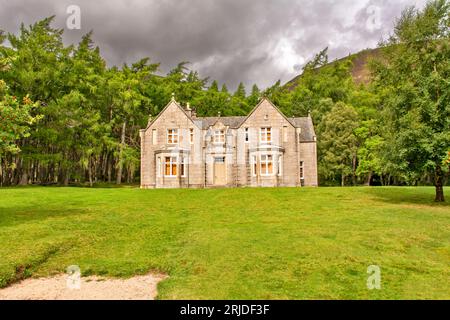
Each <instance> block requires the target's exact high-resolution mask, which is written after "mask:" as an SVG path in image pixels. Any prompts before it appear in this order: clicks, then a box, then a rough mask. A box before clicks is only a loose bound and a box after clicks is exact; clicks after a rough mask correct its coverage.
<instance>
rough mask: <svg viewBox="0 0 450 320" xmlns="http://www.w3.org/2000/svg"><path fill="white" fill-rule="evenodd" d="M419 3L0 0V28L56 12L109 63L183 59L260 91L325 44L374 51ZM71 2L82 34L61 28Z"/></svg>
mask: <svg viewBox="0 0 450 320" xmlns="http://www.w3.org/2000/svg"><path fill="white" fill-rule="evenodd" d="M424 1H425V0H417V1H416V0H400V1H388V0H359V1H350V0H341V1H335V0H315V1H314V0H298V1H295V0H173V1H172V0H158V1H156V0H153V1H144V0H131V1H130V0H115V1H112V0H103V1H89V0H53V1H50V0H41V1H33V0H14V1H11V0H0V29H4V30H6V31H8V32H13V33H15V32H17V30H18V28H19V26H20V23H21V22H24V23H25V24H31V23H33V22H35V21H37V20H39V19H42V18H44V17H47V16H51V15H56V18H55V26H56V27H60V28H65V29H66V31H65V35H64V40H65V42H67V43H73V42H78V41H79V39H80V38H81V36H82V35H83V34H85V33H87V32H89V31H90V30H94V41H95V42H96V44H97V45H98V46H99V47H100V49H101V51H102V54H103V56H104V57H105V58H106V60H107V61H108V63H109V64H110V65H121V64H123V63H124V62H128V63H131V62H133V61H136V60H138V59H140V58H142V57H150V58H151V59H152V61H154V62H160V63H161V71H162V72H166V71H168V70H169V69H170V68H171V67H173V66H174V65H176V64H177V63H178V62H180V61H190V62H191V63H192V65H191V67H192V68H194V69H196V70H198V71H199V72H200V74H201V76H204V77H206V76H209V77H210V78H211V79H217V80H219V82H221V83H226V84H227V85H228V86H229V87H231V88H234V87H235V86H236V85H237V83H238V82H239V81H243V82H244V83H246V85H247V86H248V87H249V86H250V85H251V84H252V83H257V84H258V85H260V86H261V87H266V86H268V85H271V84H273V83H274V82H275V81H276V80H278V79H281V80H282V81H287V80H289V79H290V78H292V77H293V76H295V75H296V73H298V70H299V68H300V67H301V66H302V65H304V63H305V62H306V61H307V60H308V59H310V58H311V57H313V55H314V54H315V53H317V52H318V51H320V50H321V49H323V48H324V47H327V46H328V47H329V49H330V55H331V58H339V57H342V56H345V55H348V54H349V53H354V52H357V51H359V50H361V49H364V48H368V47H374V46H376V44H377V42H378V41H379V40H380V39H381V38H382V37H386V36H387V35H388V34H389V33H390V32H391V30H392V26H393V23H394V18H395V17H397V16H398V15H399V13H400V12H401V10H402V9H403V8H404V7H405V6H408V5H419V6H420V5H423V3H424ZM72 4H74V5H78V6H79V7H80V8H81V30H68V29H67V28H66V19H67V17H68V14H67V13H66V10H67V7H68V6H69V5H72ZM374 12H375V13H376V15H377V16H376V17H375V18H374ZM374 22H375V23H374Z"/></svg>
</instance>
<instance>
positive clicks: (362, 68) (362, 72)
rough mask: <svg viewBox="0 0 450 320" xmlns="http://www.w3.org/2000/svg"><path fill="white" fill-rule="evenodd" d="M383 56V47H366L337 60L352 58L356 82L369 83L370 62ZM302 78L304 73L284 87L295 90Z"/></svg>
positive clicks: (332, 62)
mask: <svg viewBox="0 0 450 320" xmlns="http://www.w3.org/2000/svg"><path fill="white" fill-rule="evenodd" d="M380 57H381V49H378V48H377V49H366V50H363V51H360V52H358V53H355V54H352V55H350V56H348V57H344V58H341V59H338V60H336V61H337V62H340V61H345V60H347V59H350V60H351V61H352V63H353V66H352V68H351V70H350V71H351V73H352V77H353V80H354V81H355V83H356V84H368V83H370V80H371V74H370V69H369V62H370V61H371V60H373V59H378V58H380ZM336 61H331V62H330V63H329V64H327V65H326V66H325V67H324V68H326V67H331V66H333V64H334V63H336ZM301 79H302V74H300V75H298V76H296V77H295V78H294V79H292V80H290V81H288V82H287V83H286V84H285V85H284V87H285V88H287V89H289V90H294V89H295V88H296V87H297V86H298V85H299V82H300V80H301Z"/></svg>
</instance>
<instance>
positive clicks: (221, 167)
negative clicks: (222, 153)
mask: <svg viewBox="0 0 450 320" xmlns="http://www.w3.org/2000/svg"><path fill="white" fill-rule="evenodd" d="M226 184H227V167H226V163H225V157H216V158H214V185H216V186H224V185H226Z"/></svg>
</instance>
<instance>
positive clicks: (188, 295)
mask: <svg viewBox="0 0 450 320" xmlns="http://www.w3.org/2000/svg"><path fill="white" fill-rule="evenodd" d="M446 197H447V198H448V200H450V192H449V190H448V189H447V190H446ZM433 199H434V189H433V188H319V189H224V190H145V191H144V190H140V189H137V188H120V189H106V188H105V189H88V188H50V187H49V188H41V187H29V188H12V189H0V243H1V246H0V286H6V285H7V284H8V283H11V282H12V281H14V279H20V278H22V277H26V276H30V275H31V276H36V277H38V276H48V275H51V274H54V273H60V272H64V271H65V269H66V267H67V266H69V265H79V266H80V267H81V270H82V273H83V275H91V274H97V275H109V276H119V277H128V276H132V275H136V274H145V273H148V272H149V271H151V270H154V271H162V272H165V273H167V274H168V275H169V276H170V278H169V279H168V280H166V281H164V282H162V283H161V284H160V286H159V298H161V299H431V298H436V299H449V298H450V281H449V279H450V204H448V203H447V204H440V205H438V204H435V203H433V201H432V200H433ZM369 265H378V266H380V267H381V271H382V289H381V290H375V291H369V290H368V289H367V287H366V280H367V277H368V275H367V267H368V266H369Z"/></svg>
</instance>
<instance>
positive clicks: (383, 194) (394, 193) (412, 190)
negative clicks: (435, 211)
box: [361, 187, 450, 207]
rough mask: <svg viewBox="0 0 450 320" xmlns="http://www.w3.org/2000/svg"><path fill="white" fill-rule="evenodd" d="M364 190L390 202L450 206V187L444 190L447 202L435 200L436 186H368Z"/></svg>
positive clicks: (383, 200) (380, 199) (378, 198)
mask: <svg viewBox="0 0 450 320" xmlns="http://www.w3.org/2000/svg"><path fill="white" fill-rule="evenodd" d="M361 190H363V192H365V193H367V194H370V195H371V196H373V197H375V198H376V199H377V200H379V201H382V202H386V203H390V204H414V205H422V206H430V207H450V202H449V201H450V189H449V188H446V189H445V190H444V192H445V197H446V202H435V201H434V199H435V189H434V187H367V188H364V189H361Z"/></svg>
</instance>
